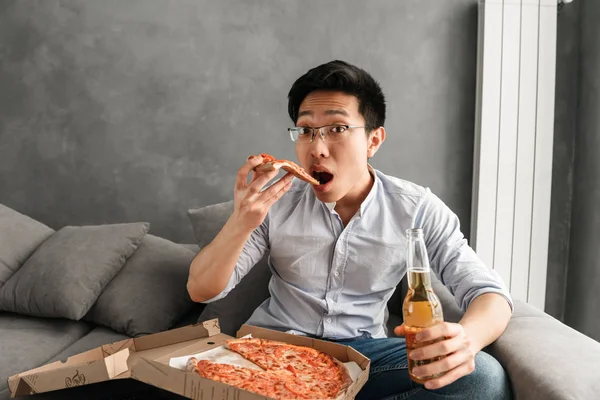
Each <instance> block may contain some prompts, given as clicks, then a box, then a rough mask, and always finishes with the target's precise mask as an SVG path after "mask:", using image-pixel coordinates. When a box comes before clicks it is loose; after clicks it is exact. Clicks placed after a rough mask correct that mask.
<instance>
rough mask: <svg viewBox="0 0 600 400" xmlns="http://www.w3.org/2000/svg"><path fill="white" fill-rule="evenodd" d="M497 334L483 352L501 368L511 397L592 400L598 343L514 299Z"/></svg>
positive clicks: (597, 387) (598, 386)
mask: <svg viewBox="0 0 600 400" xmlns="http://www.w3.org/2000/svg"><path fill="white" fill-rule="evenodd" d="M514 303H515V310H514V313H513V316H512V318H511V320H510V322H509V324H508V326H507V328H506V330H505V331H504V333H503V334H502V336H500V337H499V338H498V340H496V341H495V342H494V343H493V344H491V345H490V346H488V347H487V348H486V349H485V350H486V351H487V352H489V353H490V354H492V355H493V356H494V357H495V358H496V359H497V360H498V361H500V363H501V364H502V365H503V366H504V368H505V369H506V371H507V372H508V375H509V377H510V380H511V382H512V387H513V390H514V395H515V399H532V400H535V399H544V400H553V399H594V398H597V396H598V393H600V343H598V342H596V341H595V340H593V339H591V338H589V337H587V336H585V335H583V334H581V333H579V332H578V331H576V330H574V329H572V328H570V327H568V326H567V325H565V324H563V323H561V322H560V321H558V320H557V319H555V318H553V317H551V316H550V315H548V314H546V313H544V312H542V311H541V310H539V309H537V308H535V307H533V306H531V305H529V304H527V303H524V302H521V301H518V300H515V301H514Z"/></svg>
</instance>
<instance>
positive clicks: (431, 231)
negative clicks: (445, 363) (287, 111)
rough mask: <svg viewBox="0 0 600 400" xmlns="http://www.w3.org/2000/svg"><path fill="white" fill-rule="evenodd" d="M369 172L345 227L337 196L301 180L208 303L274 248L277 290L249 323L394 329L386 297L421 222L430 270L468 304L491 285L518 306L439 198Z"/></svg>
mask: <svg viewBox="0 0 600 400" xmlns="http://www.w3.org/2000/svg"><path fill="white" fill-rule="evenodd" d="M370 170H371V172H372V173H373V174H374V176H375V181H374V184H373V187H372V188H371V191H370V192H369V194H368V195H367V197H366V199H365V200H364V201H363V203H362V204H361V206H360V209H359V211H358V212H357V213H356V214H355V215H354V217H353V218H352V219H351V220H350V222H349V223H348V224H347V226H346V227H344V225H343V223H342V220H341V219H340V216H339V215H338V214H337V213H336V211H335V210H334V207H335V204H331V203H323V202H321V201H319V200H318V199H317V198H316V197H315V195H314V193H313V190H312V188H311V185H309V184H307V183H305V182H302V181H299V180H297V179H295V180H294V184H293V186H292V188H290V190H289V191H288V192H287V193H286V194H285V195H284V196H283V197H282V198H281V199H280V200H279V201H277V202H276V203H275V204H274V205H273V206H272V207H271V209H270V210H269V213H268V214H267V217H266V218H265V220H264V222H263V223H262V225H261V226H259V227H258V228H257V229H256V230H255V231H254V232H253V234H252V235H251V237H250V239H249V240H248V241H247V242H246V245H245V246H244V249H243V251H242V254H241V256H240V258H239V260H238V262H237V265H236V266H235V269H234V272H233V274H232V276H231V278H230V280H229V283H228V285H227V286H226V288H225V289H224V290H223V291H222V292H221V293H220V294H219V295H217V296H216V297H214V298H212V299H210V300H208V301H207V303H208V302H212V301H215V300H218V299H220V298H222V297H224V296H226V295H227V293H229V292H230V291H231V290H232V289H233V288H234V287H235V286H236V285H237V284H238V283H239V282H240V280H241V279H242V278H243V277H244V276H245V275H246V274H247V273H248V271H250V269H251V268H252V267H253V266H254V265H255V264H256V263H257V262H258V261H260V260H261V259H262V258H263V256H264V255H265V253H266V252H270V253H269V267H270V269H271V272H272V274H273V275H272V277H271V280H270V282H269V291H270V294H271V297H270V298H269V299H267V300H265V301H264V302H263V303H262V304H261V305H260V306H259V307H258V308H257V309H256V310H255V311H254V313H253V314H252V316H251V317H250V319H249V320H248V322H247V323H248V324H250V325H256V326H262V327H266V328H271V329H277V330H283V331H290V332H294V333H300V334H308V335H313V336H317V337H324V338H331V339H341V338H356V337H373V338H382V337H386V332H385V329H384V322H385V316H386V305H387V301H388V300H389V298H390V297H391V296H392V294H393V293H394V290H395V289H396V285H398V283H399V282H400V281H401V279H402V278H403V277H404V275H405V274H406V246H407V244H406V234H405V232H406V230H407V229H408V228H422V229H423V233H424V238H425V243H426V246H427V251H428V254H429V258H430V263H431V269H432V272H434V273H435V274H436V275H437V277H438V278H439V279H440V280H441V282H442V283H443V284H444V285H445V286H446V287H447V288H448V289H449V290H450V292H451V293H452V294H453V295H454V297H455V299H456V301H457V303H458V305H459V306H460V307H461V309H462V310H463V311H464V310H466V309H467V307H468V306H469V304H470V303H471V302H472V301H473V299H475V298H476V297H477V296H479V295H481V294H483V293H490V292H495V293H499V294H501V295H503V296H504V297H505V298H506V299H507V301H508V303H509V304H510V306H511V308H512V307H513V305H512V299H511V297H510V294H509V293H508V290H506V287H505V284H504V283H503V282H502V279H501V278H500V276H499V275H498V274H497V273H496V272H495V271H493V270H491V269H489V268H488V267H486V266H485V265H484V264H483V263H482V262H481V260H480V259H479V258H478V257H477V255H476V254H475V252H474V251H473V250H472V249H471V247H470V246H469V245H468V243H467V240H466V239H465V238H464V237H463V234H462V233H461V231H460V225H459V220H458V217H457V216H456V215H455V214H454V213H453V212H452V211H451V210H450V209H449V208H448V207H447V206H446V205H445V204H444V203H443V202H442V201H441V200H440V199H439V198H438V197H436V196H435V195H434V194H433V193H432V192H431V191H430V190H429V189H427V188H423V187H421V186H418V185H416V184H413V183H411V182H407V181H405V180H401V179H398V178H394V177H391V176H387V175H385V174H383V173H382V172H380V171H378V170H374V169H372V168H370Z"/></svg>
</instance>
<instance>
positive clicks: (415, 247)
mask: <svg viewBox="0 0 600 400" xmlns="http://www.w3.org/2000/svg"><path fill="white" fill-rule="evenodd" d="M407 238H408V249H407V251H408V252H407V257H406V267H407V273H408V284H409V286H410V288H411V289H413V290H417V289H419V288H423V289H431V276H430V267H429V255H428V254H427V247H426V246H425V240H424V239H423V231H422V230H421V229H409V230H407Z"/></svg>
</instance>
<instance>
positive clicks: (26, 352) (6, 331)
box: [0, 313, 90, 392]
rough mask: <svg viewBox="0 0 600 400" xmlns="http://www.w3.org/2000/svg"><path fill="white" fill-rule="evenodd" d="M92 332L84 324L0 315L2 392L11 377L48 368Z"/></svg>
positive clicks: (0, 377)
mask: <svg viewBox="0 0 600 400" xmlns="http://www.w3.org/2000/svg"><path fill="white" fill-rule="evenodd" d="M89 331H90V326H89V325H88V324H86V323H85V322H81V321H79V322H77V321H70V320H66V319H56V318H34V317H27V316H23V315H16V314H10V313H0V354H1V355H2V357H0V392H1V391H2V390H3V389H6V388H7V387H8V384H7V381H6V380H7V379H8V377H9V376H11V375H14V374H18V373H19V372H24V371H27V370H29V369H31V368H36V367H39V366H41V365H44V364H46V363H47V362H48V361H49V360H50V359H51V358H52V357H54V356H55V355H57V354H58V353H60V352H61V351H63V350H64V349H65V348H67V347H68V346H70V345H71V344H72V343H74V342H76V341H77V340H79V339H80V338H81V337H83V336H84V335H85V334H87V333H88V332H89Z"/></svg>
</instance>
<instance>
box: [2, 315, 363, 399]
mask: <svg viewBox="0 0 600 400" xmlns="http://www.w3.org/2000/svg"><path fill="white" fill-rule="evenodd" d="M247 335H252V337H257V338H263V339H271V340H278V341H282V342H286V343H290V344H295V345H301V346H308V347H312V348H314V349H317V350H319V351H323V352H325V353H328V354H330V355H331V356H333V357H335V358H337V359H338V360H340V361H341V362H343V363H352V364H354V363H356V365H358V367H359V369H360V371H358V373H357V376H356V377H355V379H354V381H353V383H352V384H351V385H350V387H349V388H348V389H347V390H346V392H345V393H344V394H343V395H341V397H339V398H338V400H339V399H343V400H346V399H354V397H355V396H356V394H357V393H358V392H359V390H360V389H361V388H362V387H363V386H364V384H365V383H366V381H367V378H368V375H369V366H370V361H369V359H368V358H366V357H365V356H363V355H362V354H361V353H359V352H358V351H356V350H354V349H353V348H351V347H348V346H344V345H342V344H338V343H332V342H327V341H323V340H317V339H312V338H308V337H304V336H297V335H291V334H287V333H282V332H278V331H273V330H269V329H264V328H258V327H254V326H250V325H243V326H242V327H241V328H240V330H239V331H238V332H237V335H236V336H237V337H242V336H247ZM231 338H232V337H231V336H229V335H225V334H223V333H221V331H220V329H219V321H218V320H216V319H214V320H210V321H205V322H202V323H198V324H194V325H188V326H185V327H182V328H178V329H173V330H170V331H166V332H161V333H157V334H153V335H147V336H143V337H139V338H134V339H126V340H122V341H119V342H115V343H110V344H107V345H104V346H101V347H97V348H95V349H93V350H89V351H86V352H84V353H80V354H77V355H75V356H72V357H69V358H68V359H67V360H66V361H65V362H61V361H56V362H54V363H51V364H47V365H44V366H42V367H39V368H35V369H31V370H29V371H25V372H22V373H19V374H16V375H13V376H11V377H10V378H8V386H9V391H10V395H11V397H16V396H23V395H31V394H36V393H44V392H51V391H55V390H61V389H66V388H67V390H69V389H68V388H72V387H76V386H82V385H90V384H94V383H99V382H105V381H109V380H115V379H134V380H137V381H140V382H144V383H146V384H149V385H152V386H155V387H158V388H161V389H164V390H167V391H169V392H172V393H176V394H179V395H181V396H184V397H187V398H190V399H202V400H213V399H232V400H233V399H235V400H255V399H268V398H267V397H264V396H261V395H258V394H256V393H252V392H249V391H245V390H242V389H239V388H236V387H233V386H229V385H227V384H224V383H221V382H216V381H213V380H210V379H206V378H203V377H201V376H200V375H198V374H197V373H195V372H186V371H184V370H181V369H178V368H174V367H171V366H169V364H170V361H171V360H172V359H174V358H178V357H182V356H187V355H193V354H197V353H200V352H203V351H206V350H210V349H213V348H216V347H219V346H221V345H222V344H223V343H224V342H225V341H226V340H228V339H231ZM65 394H67V393H65Z"/></svg>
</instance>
